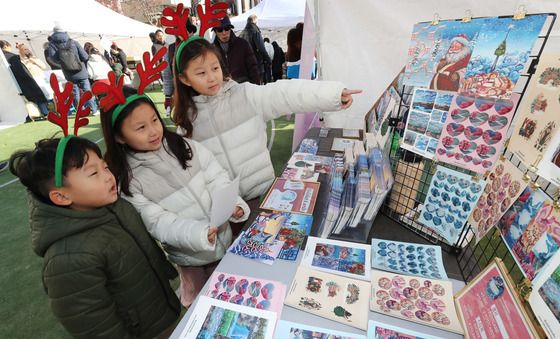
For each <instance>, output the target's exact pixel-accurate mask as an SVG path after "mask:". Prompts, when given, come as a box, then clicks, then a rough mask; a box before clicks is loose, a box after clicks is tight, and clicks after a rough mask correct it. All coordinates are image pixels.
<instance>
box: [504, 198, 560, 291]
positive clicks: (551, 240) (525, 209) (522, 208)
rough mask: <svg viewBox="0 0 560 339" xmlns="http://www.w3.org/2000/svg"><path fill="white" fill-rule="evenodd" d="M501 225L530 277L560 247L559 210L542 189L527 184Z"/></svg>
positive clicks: (507, 242) (517, 258) (523, 269)
mask: <svg viewBox="0 0 560 339" xmlns="http://www.w3.org/2000/svg"><path fill="white" fill-rule="evenodd" d="M499 225H500V227H499V228H500V230H501V231H502V237H503V239H504V242H505V243H506V245H507V247H508V248H509V250H510V251H511V253H512V255H513V257H514V259H515V260H516V261H517V264H518V265H519V267H520V268H521V272H523V274H525V276H526V277H527V278H528V279H529V280H533V279H534V278H535V276H536V275H537V273H538V272H539V271H540V270H541V269H542V268H543V267H544V265H545V264H546V263H547V262H548V261H549V260H550V258H551V257H552V256H553V255H554V254H555V253H556V252H558V249H559V248H560V211H558V210H557V209H555V208H554V203H553V201H552V200H550V198H549V197H548V196H547V195H546V193H544V192H543V191H542V190H540V189H536V190H532V189H530V188H529V187H528V188H526V189H525V191H524V192H523V193H522V194H521V196H520V197H519V199H518V200H517V201H516V202H515V203H514V204H513V205H512V206H511V208H510V209H509V210H508V211H507V212H506V214H504V216H503V217H502V219H501V220H500V223H499Z"/></svg>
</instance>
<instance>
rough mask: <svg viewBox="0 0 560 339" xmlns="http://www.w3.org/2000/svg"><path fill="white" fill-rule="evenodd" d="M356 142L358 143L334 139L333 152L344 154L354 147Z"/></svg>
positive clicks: (350, 140) (352, 140) (353, 140)
mask: <svg viewBox="0 0 560 339" xmlns="http://www.w3.org/2000/svg"><path fill="white" fill-rule="evenodd" d="M354 142H357V140H355V139H344V138H333V142H332V146H331V151H335V152H344V150H345V149H347V148H352V147H354Z"/></svg>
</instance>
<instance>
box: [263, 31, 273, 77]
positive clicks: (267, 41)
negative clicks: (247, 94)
mask: <svg viewBox="0 0 560 339" xmlns="http://www.w3.org/2000/svg"><path fill="white" fill-rule="evenodd" d="M264 48H265V49H266V53H267V54H268V56H269V57H270V63H266V62H265V63H264V75H265V77H264V83H265V84H266V83H269V82H272V60H274V47H272V44H271V43H270V39H269V38H264Z"/></svg>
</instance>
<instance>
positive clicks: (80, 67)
mask: <svg viewBox="0 0 560 339" xmlns="http://www.w3.org/2000/svg"><path fill="white" fill-rule="evenodd" d="M53 32H54V33H53V34H52V35H51V42H50V43H49V59H50V60H51V61H52V62H54V63H56V64H57V65H59V66H60V68H61V69H62V73H64V78H65V79H66V80H67V81H70V82H72V83H73V84H74V88H73V90H72V92H73V93H74V107H78V102H79V101H80V96H81V91H84V92H87V91H90V90H91V86H90V83H89V75H88V71H87V67H86V62H87V61H88V59H89V55H88V54H87V53H86V51H85V50H84V48H83V47H82V45H80V44H79V43H78V42H76V41H74V40H72V39H70V37H69V36H68V34H67V33H66V31H64V30H63V29H62V28H61V27H60V26H59V25H56V26H55V27H54V28H53ZM87 105H88V106H89V107H90V108H91V113H92V114H95V113H96V112H97V103H96V102H95V99H94V98H91V99H90V100H89V101H88V102H87Z"/></svg>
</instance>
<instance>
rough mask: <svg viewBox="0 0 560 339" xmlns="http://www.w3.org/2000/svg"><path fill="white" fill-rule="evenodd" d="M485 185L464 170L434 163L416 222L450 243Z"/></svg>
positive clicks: (453, 241) (457, 235) (455, 239)
mask: <svg viewBox="0 0 560 339" xmlns="http://www.w3.org/2000/svg"><path fill="white" fill-rule="evenodd" d="M485 185H486V182H484V181H482V180H478V181H476V180H474V179H473V178H472V177H471V176H469V175H467V174H464V173H461V172H457V171H454V170H451V169H449V168H447V167H444V166H437V168H436V173H435V175H434V176H433V177H432V182H431V183H430V188H429V189H428V192H427V196H426V200H425V201H424V205H423V206H422V209H421V211H420V216H419V217H418V222H419V223H421V224H423V225H425V226H426V227H428V228H431V229H433V230H434V231H436V232H437V233H438V234H439V235H441V236H442V237H443V238H444V239H445V240H446V241H447V242H448V243H449V244H454V243H455V242H456V241H457V240H458V237H459V234H460V232H461V229H462V228H463V226H464V225H465V222H466V221H467V219H468V217H469V215H470V214H471V212H472V210H473V208H474V206H475V204H476V202H477V201H478V199H479V198H480V195H481V194H482V190H483V189H484V186H485Z"/></svg>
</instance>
